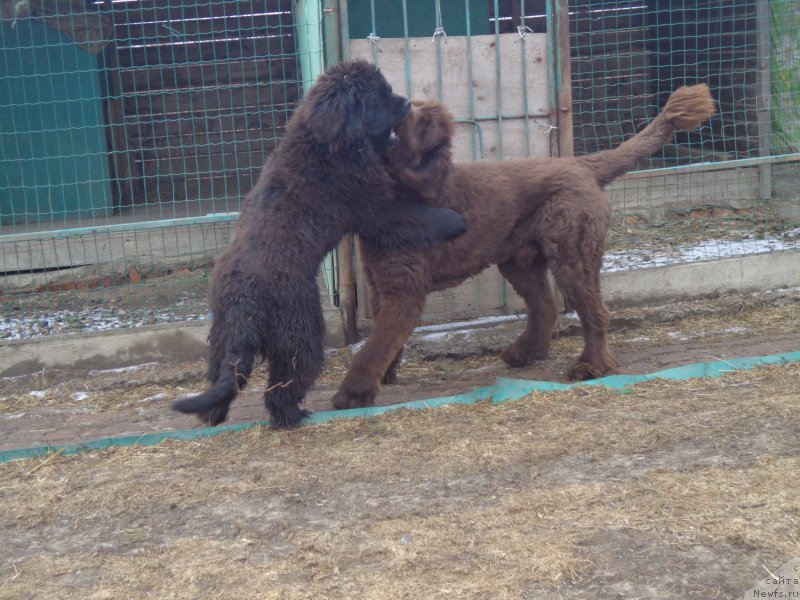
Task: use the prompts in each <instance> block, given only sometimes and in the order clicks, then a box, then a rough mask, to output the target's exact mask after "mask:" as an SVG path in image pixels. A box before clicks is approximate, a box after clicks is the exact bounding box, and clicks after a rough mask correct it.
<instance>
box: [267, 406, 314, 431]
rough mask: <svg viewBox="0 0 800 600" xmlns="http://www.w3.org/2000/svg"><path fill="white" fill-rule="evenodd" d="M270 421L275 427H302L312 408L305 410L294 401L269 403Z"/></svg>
mask: <svg viewBox="0 0 800 600" xmlns="http://www.w3.org/2000/svg"><path fill="white" fill-rule="evenodd" d="M267 409H268V410H269V416H270V423H271V425H272V427H273V428H275V429H294V428H295V427H300V425H302V424H303V421H305V420H306V419H307V418H308V417H310V416H311V411H310V410H305V409H302V408H300V407H299V406H297V404H294V403H287V404H279V403H268V404H267Z"/></svg>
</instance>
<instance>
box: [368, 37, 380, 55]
mask: <svg viewBox="0 0 800 600" xmlns="http://www.w3.org/2000/svg"><path fill="white" fill-rule="evenodd" d="M367 39H368V40H369V43H370V44H371V45H373V46H375V47H376V48H377V49H378V52H383V50H382V49H381V47H380V45H379V44H378V42H379V41H381V38H380V37H378V36H377V35H375V34H374V33H371V32H370V34H369V35H368V36H367Z"/></svg>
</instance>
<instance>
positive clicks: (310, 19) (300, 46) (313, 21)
mask: <svg viewBox="0 0 800 600" xmlns="http://www.w3.org/2000/svg"><path fill="white" fill-rule="evenodd" d="M295 19H296V22H297V52H298V56H299V59H300V71H301V74H302V77H303V91H304V92H307V91H308V89H309V88H310V87H311V86H312V85H313V84H314V82H315V81H316V80H317V77H319V75H320V73H322V70H323V53H322V2H321V0H297V1H296V3H295Z"/></svg>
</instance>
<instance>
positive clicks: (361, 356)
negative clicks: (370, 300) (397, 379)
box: [333, 296, 425, 410]
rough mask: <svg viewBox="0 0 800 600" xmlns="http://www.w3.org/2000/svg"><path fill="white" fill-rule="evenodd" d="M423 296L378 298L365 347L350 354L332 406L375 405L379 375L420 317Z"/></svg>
mask: <svg viewBox="0 0 800 600" xmlns="http://www.w3.org/2000/svg"><path fill="white" fill-rule="evenodd" d="M424 303H425V297H424V296H423V297H422V298H421V299H419V298H408V297H405V298H396V299H395V298H389V299H387V298H386V297H382V298H381V300H380V313H379V314H378V315H377V318H376V319H375V326H374V328H373V329H372V333H370V335H369V338H368V339H367V341H366V343H365V344H364V347H363V348H362V349H361V350H360V351H359V352H358V353H357V354H356V355H355V356H354V357H353V362H352V364H351V365H350V368H349V369H348V371H347V375H346V376H345V378H344V381H342V385H341V386H339V391H337V392H336V395H335V396H334V397H333V407H334V408H335V409H337V410H341V409H344V408H359V407H362V406H371V405H373V404H375V396H376V395H377V394H378V390H380V385H381V378H382V377H383V376H384V374H385V373H386V372H387V370H388V368H389V366H390V365H391V364H392V361H393V360H394V359H395V357H396V356H397V355H398V354H399V352H400V351H401V350H402V348H403V344H405V342H406V340H407V339H408V336H409V335H411V332H412V331H413V330H414V327H416V325H417V323H418V322H419V318H420V317H421V316H422V309H423V306H424Z"/></svg>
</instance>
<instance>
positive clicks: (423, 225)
mask: <svg viewBox="0 0 800 600" xmlns="http://www.w3.org/2000/svg"><path fill="white" fill-rule="evenodd" d="M466 230H467V225H466V221H465V220H464V217H462V216H461V215H460V214H458V213H457V212H456V211H454V210H451V209H449V208H433V207H431V206H427V205H426V204H422V203H421V202H408V201H405V200H396V201H395V202H392V203H391V204H388V205H387V206H382V207H381V208H380V211H378V212H375V211H365V213H364V214H363V215H361V216H360V219H359V223H358V226H357V230H356V233H358V235H360V236H361V238H362V239H364V240H365V241H366V242H367V243H369V244H372V245H373V246H377V247H379V248H384V249H386V250H398V249H400V248H412V247H418V246H432V245H433V244H438V243H441V242H446V241H447V240H451V239H453V238H456V237H458V236H460V235H461V234H462V233H464V232H465V231H466Z"/></svg>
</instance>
